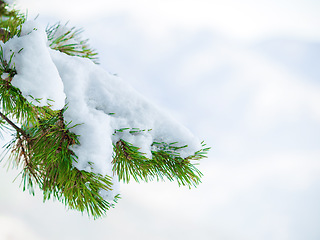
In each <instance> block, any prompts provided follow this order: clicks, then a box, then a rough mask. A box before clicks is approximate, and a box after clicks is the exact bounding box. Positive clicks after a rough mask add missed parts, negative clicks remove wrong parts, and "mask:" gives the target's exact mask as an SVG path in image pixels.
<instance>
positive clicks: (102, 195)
mask: <svg viewBox="0 0 320 240" xmlns="http://www.w3.org/2000/svg"><path fill="white" fill-rule="evenodd" d="M0 17H1V19H0V37H1V41H2V43H1V42H0V43H1V44H0V117H1V118H0V119H1V120H0V130H1V131H7V132H10V133H11V140H10V141H8V143H7V144H6V145H5V146H4V148H5V150H4V156H3V158H2V159H4V157H6V158H7V159H8V161H9V163H10V164H12V165H13V166H15V167H18V168H19V169H21V172H20V175H21V183H22V187H23V190H29V191H30V193H31V194H34V188H35V187H36V186H37V187H38V188H39V189H40V190H41V191H42V192H43V196H44V201H45V200H48V199H50V198H55V199H58V200H59V201H61V202H62V203H64V204H65V205H66V206H67V207H68V208H70V209H76V210H79V211H81V212H87V213H88V215H89V216H93V217H94V218H97V217H101V216H103V215H105V214H106V211H107V210H108V209H109V208H110V207H113V206H114V204H115V203H116V202H117V200H118V199H119V197H120V196H119V194H115V195H111V197H112V199H111V200H110V196H109V197H108V193H109V192H112V190H113V180H112V179H113V178H115V179H116V180H118V181H123V182H129V181H130V180H131V179H132V178H133V179H134V180H135V181H137V182H139V181H141V180H142V181H146V182H148V181H151V180H164V179H169V180H170V181H174V180H175V181H177V182H178V184H179V186H180V185H183V186H188V187H192V186H197V185H198V184H199V183H200V182H201V176H202V174H201V172H200V171H199V170H198V169H197V168H196V163H193V161H198V160H200V159H202V158H204V157H206V154H207V152H208V150H209V148H206V147H205V144H204V143H203V142H202V143H201V146H202V148H200V149H199V150H197V151H194V152H193V154H188V156H185V155H184V154H182V153H183V151H184V149H186V148H188V146H187V145H179V142H165V141H162V140H163V139H166V138H162V137H161V136H160V137H158V139H153V141H152V142H151V144H150V146H149V147H150V153H151V154H150V156H149V155H148V154H146V153H145V152H143V151H142V150H141V149H140V148H139V146H135V145H134V144H133V143H132V142H130V141H129V140H126V138H125V136H130V137H132V138H134V137H139V136H149V135H147V134H149V132H152V131H154V129H140V128H136V127H132V126H131V127H123V128H119V129H114V130H113V133H112V137H113V141H112V149H113V153H112V163H111V164H112V173H113V175H112V176H109V175H107V174H102V173H100V172H99V171H97V170H94V169H95V166H94V165H95V163H94V161H88V162H87V163H88V168H86V169H83V168H79V167H77V164H76V163H77V162H78V161H79V158H78V156H77V153H76V149H77V146H81V145H82V142H81V136H80V135H78V134H77V133H76V132H77V131H76V129H77V128H79V127H81V124H85V123H81V122H80V123H77V121H73V119H72V120H69V121H67V120H66V116H67V114H66V113H67V112H68V111H69V110H68V108H69V107H70V108H71V107H72V106H71V105H72V104H70V103H69V102H68V101H67V102H66V104H65V105H64V106H62V107H60V108H57V107H56V105H55V103H54V101H53V100H51V99H47V100H46V101H45V103H44V102H43V99H41V98H37V97H36V96H31V95H27V96H26V94H25V93H24V91H23V90H22V89H20V88H19V87H17V86H15V84H13V81H14V79H16V78H15V77H17V76H20V73H19V69H20V68H21V67H22V66H20V65H19V64H23V63H21V62H19V61H17V62H15V60H16V59H17V58H16V56H17V55H18V54H19V53H20V52H23V51H24V49H23V48H21V49H19V50H12V49H9V50H10V51H8V45H9V43H10V42H12V41H13V40H12V39H19V38H21V35H22V29H23V26H24V24H25V23H26V16H25V15H24V14H22V13H20V12H19V11H17V10H15V9H14V8H13V7H12V6H9V4H8V3H7V2H5V1H0ZM33 30H37V29H35V28H34V29H33ZM45 32H46V37H47V41H48V45H49V47H50V48H51V49H52V50H55V51H57V52H62V53H64V54H66V55H68V56H72V57H73V58H77V59H78V58H79V57H80V58H84V59H90V60H91V61H92V62H94V64H98V58H97V53H96V52H95V51H94V50H92V49H91V48H90V47H89V46H88V43H87V40H82V39H81V37H80V34H81V32H82V31H81V30H78V29H76V28H68V27H67V26H66V25H62V24H60V23H57V24H55V25H53V26H48V27H47V28H46V30H45ZM28 34H29V33H28ZM28 34H26V35H28ZM30 35H31V34H30ZM120 110H121V109H119V111H120ZM107 115H108V117H110V118H111V117H113V116H116V115H117V112H116V111H115V112H109V113H108V114H107ZM156 140H157V141H156ZM90 169H91V170H90ZM106 196H107V197H106Z"/></svg>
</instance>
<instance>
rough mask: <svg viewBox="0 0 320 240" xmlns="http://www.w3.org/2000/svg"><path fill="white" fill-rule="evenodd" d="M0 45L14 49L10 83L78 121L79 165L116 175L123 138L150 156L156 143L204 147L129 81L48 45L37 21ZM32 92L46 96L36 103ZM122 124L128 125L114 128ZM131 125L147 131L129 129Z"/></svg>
mask: <svg viewBox="0 0 320 240" xmlns="http://www.w3.org/2000/svg"><path fill="white" fill-rule="evenodd" d="M2 47H3V49H4V51H5V57H6V59H9V58H10V56H11V53H12V52H14V57H13V62H14V64H15V67H16V69H17V75H16V76H15V77H14V78H13V80H12V84H13V85H14V86H16V87H18V88H20V90H21V91H22V94H23V95H24V96H25V97H26V98H27V99H28V100H29V101H31V102H32V103H34V104H36V105H40V106H44V105H46V104H47V103H48V101H49V99H52V100H54V102H52V103H51V104H52V108H54V109H61V108H63V107H64V104H65V103H66V104H67V110H66V111H65V113H64V118H65V121H66V122H72V125H75V124H80V125H78V126H76V127H75V128H73V129H72V131H73V132H74V133H76V134H78V135H79V136H80V137H79V140H80V145H77V146H73V147H72V150H73V151H74V152H75V154H76V155H77V157H78V159H77V162H75V163H74V166H75V167H76V168H78V169H80V170H86V171H92V172H95V173H100V174H102V175H106V174H107V175H109V176H113V173H112V164H111V161H112V157H113V144H115V143H116V142H117V141H118V140H120V139H123V140H125V141H127V142H130V143H131V144H133V145H134V146H137V147H139V148H140V151H141V152H142V153H145V156H146V157H148V158H152V154H151V144H152V143H153V142H166V143H172V142H178V146H182V145H188V147H187V148H184V149H182V150H181V151H180V154H181V156H182V157H187V156H189V155H191V154H193V153H194V152H195V151H197V150H199V149H200V148H201V145H200V141H199V140H198V139H197V138H195V137H194V136H193V135H192V134H191V133H190V132H189V131H188V130H187V129H186V128H185V127H183V126H181V125H180V124H179V123H177V122H176V121H175V120H174V119H172V118H171V117H170V116H168V115H167V114H166V113H164V112H163V111H161V110H159V109H158V108H157V107H155V106H154V105H153V104H151V103H150V101H148V100H147V99H145V98H144V97H143V96H141V95H140V94H139V93H138V92H137V91H135V90H134V89H133V88H132V87H130V86H129V84H128V83H127V82H125V81H123V80H122V79H120V78H119V77H117V76H114V75H111V74H109V73H108V72H106V71H105V70H104V69H102V68H101V67H100V66H98V65H96V64H94V63H93V62H92V61H91V60H89V59H85V58H80V57H74V56H69V55H67V54H64V53H62V52H59V51H56V50H52V49H50V48H48V47H47V40H46V35H45V31H44V29H43V28H41V27H39V26H38V25H37V24H36V23H35V22H27V23H25V24H24V25H23V29H22V35H21V37H15V38H13V39H11V40H10V41H8V42H7V43H6V44H4V45H2ZM20 49H22V50H21V51H20ZM30 95H31V96H32V97H33V98H42V100H41V101H40V103H37V102H36V101H34V100H33V99H32V98H31V97H30ZM122 128H129V130H125V131H123V132H117V133H115V130H117V129H122ZM133 128H138V129H140V130H145V131H142V132H138V133H130V132H129V131H130V130H132V129H133ZM153 150H154V147H153ZM102 195H103V196H104V197H106V198H109V197H110V196H111V195H112V197H113V196H114V194H111V195H110V194H107V193H102Z"/></svg>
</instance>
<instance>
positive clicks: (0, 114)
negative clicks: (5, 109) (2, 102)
mask: <svg viewBox="0 0 320 240" xmlns="http://www.w3.org/2000/svg"><path fill="white" fill-rule="evenodd" d="M0 117H2V118H3V120H5V121H6V122H7V123H8V124H9V125H11V126H12V127H13V128H14V129H15V130H16V131H17V132H19V133H21V134H22V136H24V137H25V138H28V135H27V134H26V133H25V131H23V130H22V129H21V128H19V127H18V126H17V125H15V124H14V123H13V122H12V121H11V120H10V119H9V118H7V117H6V116H5V115H4V114H3V113H2V112H0Z"/></svg>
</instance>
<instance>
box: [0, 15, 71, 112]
mask: <svg viewBox="0 0 320 240" xmlns="http://www.w3.org/2000/svg"><path fill="white" fill-rule="evenodd" d="M0 44H1V46H2V48H3V51H4V57H5V59H6V60H7V62H8V63H9V61H10V58H11V56H13V58H12V61H11V65H12V66H11V67H13V66H14V67H15V69H16V71H17V75H15V76H14V78H13V79H12V82H11V83H12V85H13V86H15V87H17V88H19V89H20V90H21V92H22V94H23V96H24V97H25V98H26V99H27V100H28V101H30V102H31V103H33V104H35V105H37V106H47V105H52V109H54V110H57V109H61V108H63V107H64V105H65V94H64V90H63V83H62V80H61V78H60V76H59V73H58V71H57V68H56V67H55V65H54V64H53V62H52V60H51V57H50V54H49V51H48V50H49V48H48V47H47V38H46V33H45V30H44V28H43V27H42V26H40V25H39V24H37V23H36V22H34V21H30V22H26V23H25V24H23V27H22V30H21V36H20V37H14V38H12V39H10V40H9V41H8V42H6V44H3V43H2V42H0Z"/></svg>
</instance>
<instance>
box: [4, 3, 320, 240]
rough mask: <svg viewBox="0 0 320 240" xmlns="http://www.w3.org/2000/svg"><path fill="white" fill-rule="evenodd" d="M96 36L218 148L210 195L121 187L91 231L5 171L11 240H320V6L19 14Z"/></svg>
mask: <svg viewBox="0 0 320 240" xmlns="http://www.w3.org/2000/svg"><path fill="white" fill-rule="evenodd" d="M17 3H18V6H21V8H20V9H28V16H29V19H32V18H34V17H35V16H36V15H37V14H38V13H39V14H40V15H39V17H38V20H39V21H41V22H43V23H44V24H47V23H48V22H50V23H55V22H56V21H59V20H61V21H62V22H63V21H65V22H66V21H68V20H70V26H73V25H75V26H77V27H83V28H84V29H85V32H84V36H85V37H88V38H89V39H90V44H91V46H92V47H93V48H95V49H96V50H97V51H98V53H99V57H100V62H101V66H102V67H104V68H105V69H106V70H108V71H109V72H111V73H115V74H118V75H119V76H120V77H122V78H123V79H124V80H126V81H128V83H129V84H131V85H132V86H134V87H135V88H136V89H137V90H138V91H139V92H141V93H142V94H143V95H145V96H146V97H147V98H149V99H150V100H151V101H153V102H155V103H156V104H158V105H160V106H161V107H163V108H165V109H167V110H168V111H169V112H170V113H171V114H172V115H173V116H174V117H175V118H176V119H177V120H178V121H180V122H181V123H183V124H184V125H186V126H187V127H188V128H189V129H190V130H191V131H192V132H193V133H195V135H197V136H198V137H199V138H200V139H204V140H205V141H206V143H207V144H208V146H211V147H212V150H211V152H210V153H209V158H208V159H205V160H203V161H202V162H201V165H200V166H199V169H200V170H201V171H202V173H203V174H204V177H203V183H202V184H201V185H200V186H199V187H198V188H196V189H192V190H189V189H187V188H178V186H177V184H176V183H169V182H165V183H162V182H160V183H141V184H136V183H134V182H132V183H130V184H128V185H126V184H122V185H121V192H122V193H124V194H123V195H122V199H121V200H120V201H119V203H118V204H117V206H116V208H115V209H112V210H111V211H109V215H108V216H107V217H106V218H104V219H101V220H97V221H93V220H89V219H88V218H87V217H86V216H81V214H80V213H78V212H75V211H66V210H65V209H64V207H63V205H62V204H60V203H58V202H47V203H45V204H43V203H42V198H41V195H40V194H39V195H37V196H36V197H32V196H30V195H29V194H28V193H27V192H25V193H24V192H22V190H21V189H20V188H19V182H18V181H16V182H15V183H12V180H13V179H14V178H15V176H16V174H17V173H16V172H14V171H12V170H10V171H8V172H6V169H3V168H1V169H0V192H1V194H0V239H1V240H2V239H5V240H7V239H24V240H28V239H33V240H34V239H39V240H40V239H41V240H53V239H72V240H73V239H89V238H90V239H155V240H157V239H159V240H160V239H161V240H162V239H218V240H222V239H223V240H225V239H230V240H239V239H246V240H247V239H252V240H254V239H265V240H269V239H275V240H277V239H279V240H280V239H281V240H285V239H288V240H289V239H290V240H300V239H310V240H313V239H319V237H320V230H319V227H318V225H319V224H318V223H319V221H320V217H319V216H320V207H319V201H320V194H319V192H320V191H319V190H320V181H319V180H320V175H319V172H320V161H319V156H320V149H319V143H320V127H319V123H320V108H319V103H320V82H319V75H320V31H319V28H318V26H319V22H320V16H319V14H318V13H319V11H320V3H319V2H318V1H315V0H305V1H302V0H294V1H290V4H288V1H285V0H278V1H266V0H261V1H250V0H245V1H241V3H240V2H237V1H234V0H227V1H205V0H201V1H193V0H185V1H180V0H175V1H163V0H162V1H158V0H152V1H143V0H137V1H132V2H128V1H98V0H91V1H90V2H88V1H82V0H81V1H80V0H78V1H75V0H69V1H62V0H57V1H35V0H24V1H22V0H20V1H17Z"/></svg>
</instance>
